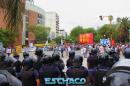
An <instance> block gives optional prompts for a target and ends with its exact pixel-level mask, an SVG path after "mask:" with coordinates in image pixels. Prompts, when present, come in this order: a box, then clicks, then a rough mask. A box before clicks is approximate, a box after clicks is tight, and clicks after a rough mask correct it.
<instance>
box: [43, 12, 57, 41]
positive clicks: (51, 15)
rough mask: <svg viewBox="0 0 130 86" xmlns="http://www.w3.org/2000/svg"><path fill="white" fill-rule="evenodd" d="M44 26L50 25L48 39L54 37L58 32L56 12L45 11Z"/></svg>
mask: <svg viewBox="0 0 130 86" xmlns="http://www.w3.org/2000/svg"><path fill="white" fill-rule="evenodd" d="M45 26H47V27H50V28H51V31H50V39H54V38H55V37H56V36H57V34H58V32H59V16H58V14H57V13H56V12H46V15H45Z"/></svg>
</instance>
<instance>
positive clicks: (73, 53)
mask: <svg viewBox="0 0 130 86" xmlns="http://www.w3.org/2000/svg"><path fill="white" fill-rule="evenodd" d="M74 56H75V51H70V52H69V59H68V60H67V63H66V66H67V68H69V67H71V66H72V60H73V58H74Z"/></svg>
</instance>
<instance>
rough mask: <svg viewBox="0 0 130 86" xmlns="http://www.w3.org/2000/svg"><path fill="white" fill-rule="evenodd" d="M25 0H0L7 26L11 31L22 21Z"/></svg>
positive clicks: (16, 28)
mask: <svg viewBox="0 0 130 86" xmlns="http://www.w3.org/2000/svg"><path fill="white" fill-rule="evenodd" d="M25 1H26V0H0V8H2V9H3V12H4V14H5V16H4V20H6V23H7V26H8V28H10V29H11V31H15V30H18V27H19V24H20V23H21V22H22V17H23V13H24V10H25Z"/></svg>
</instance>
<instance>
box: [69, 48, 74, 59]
mask: <svg viewBox="0 0 130 86" xmlns="http://www.w3.org/2000/svg"><path fill="white" fill-rule="evenodd" d="M74 56H75V51H73V50H72V51H70V52H69V58H74Z"/></svg>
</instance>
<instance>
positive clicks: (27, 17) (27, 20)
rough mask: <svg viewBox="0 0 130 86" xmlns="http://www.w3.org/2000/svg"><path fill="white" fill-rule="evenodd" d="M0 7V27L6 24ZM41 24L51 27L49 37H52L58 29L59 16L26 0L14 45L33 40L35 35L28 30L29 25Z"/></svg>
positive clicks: (30, 0)
mask: <svg viewBox="0 0 130 86" xmlns="http://www.w3.org/2000/svg"><path fill="white" fill-rule="evenodd" d="M2 11H3V9H1V8H0V15H1V18H0V27H2V28H5V27H6V26H7V24H6V22H5V21H4V12H2ZM38 24H39V25H42V26H46V27H50V28H51V32H50V37H51V38H52V39H54V38H55V37H56V33H58V30H59V16H58V14H57V13H55V12H45V11H44V10H43V9H41V8H39V7H38V6H36V5H34V2H33V0H26V2H25V13H24V14H23V22H22V23H21V24H20V25H19V26H20V27H19V31H18V33H19V35H18V37H17V40H16V43H15V44H16V45H25V44H27V45H28V44H29V43H31V42H33V43H34V42H35V40H36V39H35V35H34V34H33V33H32V32H29V31H28V29H29V26H35V25H38Z"/></svg>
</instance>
